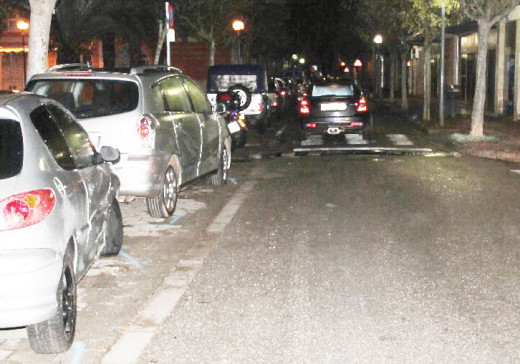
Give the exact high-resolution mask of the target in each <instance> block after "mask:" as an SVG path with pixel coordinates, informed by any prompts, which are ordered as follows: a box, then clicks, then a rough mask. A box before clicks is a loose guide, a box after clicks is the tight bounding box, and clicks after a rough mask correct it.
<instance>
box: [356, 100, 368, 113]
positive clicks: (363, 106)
mask: <svg viewBox="0 0 520 364" xmlns="http://www.w3.org/2000/svg"><path fill="white" fill-rule="evenodd" d="M355 106H356V108H357V111H358V112H367V111H368V106H367V99H365V98H364V97H360V98H359V101H358V102H356V103H355Z"/></svg>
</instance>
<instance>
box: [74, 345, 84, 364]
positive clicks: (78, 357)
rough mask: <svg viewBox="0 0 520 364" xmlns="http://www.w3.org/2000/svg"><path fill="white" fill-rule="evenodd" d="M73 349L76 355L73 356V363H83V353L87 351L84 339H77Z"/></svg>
mask: <svg viewBox="0 0 520 364" xmlns="http://www.w3.org/2000/svg"><path fill="white" fill-rule="evenodd" d="M72 351H73V352H74V355H73V357H72V361H71V363H72V364H81V358H82V357H83V354H84V353H85V342H83V341H75V342H74V343H73V344H72Z"/></svg>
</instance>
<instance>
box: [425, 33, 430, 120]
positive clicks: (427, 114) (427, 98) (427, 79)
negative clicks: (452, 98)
mask: <svg viewBox="0 0 520 364" xmlns="http://www.w3.org/2000/svg"><path fill="white" fill-rule="evenodd" d="M431 50H432V44H431V41H430V39H428V38H425V39H424V82H423V83H424V95H423V120H425V121H430V120H431V102H432V65H431Z"/></svg>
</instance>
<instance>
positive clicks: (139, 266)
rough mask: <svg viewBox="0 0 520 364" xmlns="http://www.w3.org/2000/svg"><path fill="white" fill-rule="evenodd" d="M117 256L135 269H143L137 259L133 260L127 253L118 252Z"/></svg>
mask: <svg viewBox="0 0 520 364" xmlns="http://www.w3.org/2000/svg"><path fill="white" fill-rule="evenodd" d="M119 255H120V256H122V257H123V258H125V259H126V260H128V261H129V262H130V263H132V264H133V265H134V266H135V267H136V268H137V269H139V270H141V269H143V266H142V264H141V263H139V261H138V260H137V259H135V258H134V257H133V256H132V255H131V254H130V253H127V252H126V251H124V250H123V249H121V250H120V251H119Z"/></svg>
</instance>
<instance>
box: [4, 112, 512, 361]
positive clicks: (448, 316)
mask: <svg viewBox="0 0 520 364" xmlns="http://www.w3.org/2000/svg"><path fill="white" fill-rule="evenodd" d="M285 121H286V120H284V119H282V120H280V122H278V123H275V124H274V125H273V129H272V130H270V131H269V133H268V134H266V135H258V134H256V133H254V132H252V133H251V135H250V139H249V143H248V147H247V148H245V149H244V150H241V151H237V153H235V162H234V163H233V167H232V171H231V173H230V175H231V177H232V179H231V181H230V183H228V185H227V186H225V187H223V188H214V187H211V186H209V185H207V184H199V185H196V186H194V187H192V188H190V189H189V190H187V191H185V192H184V193H183V194H182V198H181V200H180V202H179V209H178V211H177V212H176V216H174V218H172V219H169V220H166V221H160V220H153V219H150V218H148V217H147V216H146V214H145V213H144V204H143V202H142V201H140V200H137V201H133V202H130V203H128V204H123V206H122V207H123V218H124V223H125V240H124V248H123V249H124V254H123V255H120V256H118V257H115V258H112V259H101V260H100V261H99V262H98V263H97V264H96V266H95V267H94V268H93V269H92V270H91V272H90V273H89V275H88V276H87V277H85V279H84V280H83V281H82V282H81V284H80V287H79V288H80V292H79V295H80V301H81V310H80V313H79V316H78V325H79V326H78V331H77V338H76V342H75V344H74V346H73V348H72V349H71V350H70V351H69V352H67V353H65V354H60V355H57V356H54V355H52V356H41V355H36V354H33V353H32V352H30V349H29V348H28V343H27V340H26V339H25V338H24V331H23V330H2V331H0V361H3V362H7V363H13V364H14V363H45V362H49V363H101V362H102V363H125V362H138V363H214V362H225V363H244V362H255V363H302V362H303V363H345V362H349V363H351V362H352V363H373V362H385V363H403V362H405V363H489V362H497V363H513V362H519V363H520V350H519V348H520V328H519V325H518V323H519V322H520V317H519V316H520V307H519V306H520V303H519V302H520V300H519V298H520V297H519V296H520V290H519V288H520V287H519V285H520V274H519V273H520V268H519V266H520V265H519V263H520V247H519V246H520V245H519V235H520V234H519V233H520V231H519V227H518V224H517V222H518V221H519V217H520V210H519V208H518V197H517V195H518V191H519V190H520V174H518V173H517V171H516V170H517V169H520V167H519V166H517V165H514V164H505V163H500V162H493V161H488V160H481V159H476V158H455V157H442V158H441V157H434V156H433V155H437V154H435V153H431V154H429V155H431V156H430V157H427V156H425V155H424V154H421V155H409V153H404V154H403V155H386V154H385V155H378V154H371V155H363V154H361V155H358V154H356V153H352V152H351V151H350V152H349V154H343V153H336V154H334V155H322V154H321V153H309V154H308V155H306V156H302V157H294V154H293V153H292V151H293V150H294V148H299V147H301V146H302V141H301V140H299V139H298V137H297V134H298V133H297V129H296V128H295V124H294V122H292V123H291V122H290V123H289V124H286V123H285ZM376 125H377V126H376V129H375V133H374V137H373V140H370V141H369V143H367V144H361V145H360V146H361V147H377V146H383V145H384V146H388V147H390V146H392V147H398V148H429V147H431V148H432V149H434V150H435V151H437V150H438V148H440V146H438V145H436V144H435V143H434V142H433V141H432V140H430V139H428V138H427V137H426V136H424V135H422V134H421V133H420V132H418V131H416V130H413V129H412V128H410V126H409V125H408V124H407V123H405V122H404V120H401V119H400V118H399V117H398V116H395V115H393V116H392V115H389V114H388V113H381V114H379V115H378V118H377V123H376ZM395 135H399V137H395ZM391 136H392V137H391ZM403 136H404V137H403ZM406 140H408V142H406ZM403 141H404V142H406V144H402V143H403ZM351 142H352V141H348V140H340V139H334V140H332V141H331V140H325V141H324V143H325V144H321V146H325V147H326V146H329V144H327V143H332V144H330V145H334V146H336V147H338V146H342V145H346V146H349V148H350V147H351V146H352V145H359V144H355V143H354V144H351ZM399 143H401V144H399ZM315 144H316V143H315ZM317 144H319V143H317ZM319 147H320V145H317V148H319ZM412 154H414V153H412ZM425 154H426V155H428V153H425Z"/></svg>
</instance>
